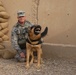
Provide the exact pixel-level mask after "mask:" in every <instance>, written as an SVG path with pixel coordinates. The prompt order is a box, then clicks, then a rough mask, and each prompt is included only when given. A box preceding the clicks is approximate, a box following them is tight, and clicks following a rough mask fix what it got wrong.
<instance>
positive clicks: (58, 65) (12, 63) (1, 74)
mask: <svg viewBox="0 0 76 75" xmlns="http://www.w3.org/2000/svg"><path fill="white" fill-rule="evenodd" d="M0 75H76V61H70V60H65V59H61V58H59V59H43V63H42V65H41V68H40V69H37V68H36V64H33V65H31V67H30V69H28V70H27V69H26V68H25V63H24V62H23V63H19V62H16V60H15V59H9V60H6V59H2V58H0Z"/></svg>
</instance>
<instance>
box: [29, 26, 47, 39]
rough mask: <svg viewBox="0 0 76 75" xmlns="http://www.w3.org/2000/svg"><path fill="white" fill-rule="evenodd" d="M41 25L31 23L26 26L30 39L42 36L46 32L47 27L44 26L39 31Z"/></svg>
mask: <svg viewBox="0 0 76 75" xmlns="http://www.w3.org/2000/svg"><path fill="white" fill-rule="evenodd" d="M41 29H42V27H41V26H40V25H33V26H31V27H29V28H28V35H29V37H30V39H32V40H36V39H39V38H42V37H44V36H45V35H46V34H47V32H48V27H46V28H45V30H44V31H43V32H41Z"/></svg>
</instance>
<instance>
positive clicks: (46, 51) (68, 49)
mask: <svg viewBox="0 0 76 75" xmlns="http://www.w3.org/2000/svg"><path fill="white" fill-rule="evenodd" d="M42 48H43V57H44V58H47V59H48V58H66V59H70V60H72V59H73V60H76V45H68V44H51V43H44V44H43V47H42Z"/></svg>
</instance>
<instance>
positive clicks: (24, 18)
mask: <svg viewBox="0 0 76 75" xmlns="http://www.w3.org/2000/svg"><path fill="white" fill-rule="evenodd" d="M25 20H26V17H25V16H21V17H18V21H19V22H21V23H24V22H25Z"/></svg>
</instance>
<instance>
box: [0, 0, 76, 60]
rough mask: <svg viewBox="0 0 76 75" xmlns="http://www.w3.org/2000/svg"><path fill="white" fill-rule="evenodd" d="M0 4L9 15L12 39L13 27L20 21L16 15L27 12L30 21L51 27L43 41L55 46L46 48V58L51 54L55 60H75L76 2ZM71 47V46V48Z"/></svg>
mask: <svg viewBox="0 0 76 75" xmlns="http://www.w3.org/2000/svg"><path fill="white" fill-rule="evenodd" d="M0 1H2V2H3V4H4V7H5V8H6V10H7V12H8V13H9V15H10V19H9V37H10V33H11V29H12V26H13V25H14V24H15V23H16V22H17V18H16V16H17V15H16V12H17V11H18V10H24V11H25V12H26V17H27V20H29V21H30V22H32V23H33V24H34V23H38V24H40V25H41V26H42V27H43V29H44V28H45V27H46V26H48V28H49V32H48V35H47V36H46V37H45V38H44V41H45V42H46V43H51V44H52V43H53V45H51V44H50V45H48V44H46V45H44V46H43V49H44V51H43V52H44V55H45V57H46V56H47V54H48V55H52V56H53V55H54V56H56V57H57V56H58V57H67V58H74V59H76V58H75V57H76V8H75V7H76V0H0ZM38 1H39V2H38ZM37 4H38V7H37ZM54 44H56V45H54ZM57 44H65V47H62V45H60V46H57ZM68 44H70V45H69V46H68ZM73 45H74V46H73ZM72 46H73V47H72ZM47 50H48V51H47ZM49 53H50V54H49Z"/></svg>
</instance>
